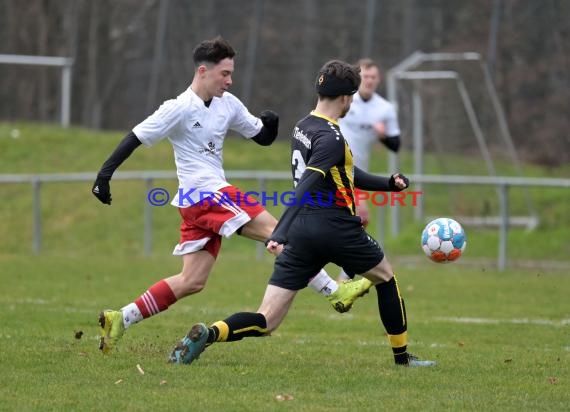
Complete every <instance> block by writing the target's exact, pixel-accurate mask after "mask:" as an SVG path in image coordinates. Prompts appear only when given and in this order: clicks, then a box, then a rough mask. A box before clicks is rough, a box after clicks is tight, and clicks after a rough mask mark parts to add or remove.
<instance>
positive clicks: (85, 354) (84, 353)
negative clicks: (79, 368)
mask: <svg viewBox="0 0 570 412" xmlns="http://www.w3.org/2000/svg"><path fill="white" fill-rule="evenodd" d="M78 355H79V356H87V352H79V353H78Z"/></svg>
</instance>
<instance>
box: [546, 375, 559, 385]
mask: <svg viewBox="0 0 570 412" xmlns="http://www.w3.org/2000/svg"><path fill="white" fill-rule="evenodd" d="M548 382H550V383H551V384H553V385H554V384H556V383H558V378H556V377H555V376H549V377H548Z"/></svg>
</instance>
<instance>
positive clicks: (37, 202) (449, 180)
mask: <svg viewBox="0 0 570 412" xmlns="http://www.w3.org/2000/svg"><path fill="white" fill-rule="evenodd" d="M226 177H227V178H228V179H229V180H230V181H231V180H233V179H248V180H256V181H257V184H258V187H259V190H260V191H265V190H266V186H267V182H268V181H270V180H290V179H291V174H290V173H289V172H274V171H264V170H257V171H250V170H244V171H227V172H226ZM408 177H409V178H410V181H411V182H413V183H430V184H442V185H487V186H495V187H497V188H498V190H499V205H500V215H499V217H498V221H497V223H498V230H499V250H498V253H497V266H498V268H499V269H500V270H504V269H505V268H506V266H507V232H508V230H509V226H510V225H511V224H512V223H513V220H512V219H513V218H512V217H511V216H510V213H509V199H508V189H509V188H510V187H521V186H522V187H543V188H544V187H558V188H564V189H569V188H570V179H546V178H528V177H501V176H492V177H490V176H451V175H446V176H443V175H417V176H416V175H409V176H408ZM94 179H95V173H50V174H0V184H10V183H19V184H22V183H24V184H25V183H29V184H31V185H32V196H33V202H32V204H33V211H32V213H33V237H32V250H33V252H34V253H36V254H37V253H40V251H41V248H42V214H41V190H42V185H43V184H45V183H53V182H87V183H91V182H93V181H94ZM158 179H173V180H174V179H176V173H175V172H170V171H168V172H166V171H148V172H117V173H115V174H114V175H113V180H114V181H116V180H143V181H144V182H145V190H146V192H149V191H150V190H151V189H153V187H154V186H153V182H154V181H155V180H158ZM93 201H96V200H95V199H93ZM153 208H154V206H153V205H151V204H150V202H148V201H146V202H145V204H144V253H145V254H147V255H148V254H150V253H151V251H152V210H153ZM395 209H397V208H396V207H389V208H386V207H379V208H378V209H377V211H378V214H379V215H378V227H377V237H378V240H379V241H382V240H383V239H384V222H385V220H386V219H385V215H386V210H391V211H392V213H393V210H395ZM262 252H263V248H262V247H260V248H259V249H258V254H261V253H262Z"/></svg>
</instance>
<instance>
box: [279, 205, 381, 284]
mask: <svg viewBox="0 0 570 412" xmlns="http://www.w3.org/2000/svg"><path fill="white" fill-rule="evenodd" d="M287 237H288V243H287V244H286V245H285V248H284V249H283V253H281V254H280V255H279V256H278V257H277V259H276V260H275V266H274V269H273V274H272V275H271V278H270V279H269V284H270V285H275V286H279V287H282V288H285V289H289V290H299V289H303V288H304V287H306V286H307V284H308V283H309V280H310V279H311V278H312V277H314V276H315V275H316V274H317V273H318V272H319V270H321V269H322V268H323V267H324V266H325V265H326V264H328V263H331V262H332V263H334V264H336V265H338V266H340V267H342V268H343V269H344V270H345V272H346V273H348V274H352V275H353V276H354V274H363V273H366V272H368V271H369V270H370V269H372V268H373V267H374V266H376V265H377V264H378V263H380V262H381V261H382V259H383V258H384V252H383V251H382V249H381V248H380V246H379V245H378V242H376V240H374V239H373V238H372V237H371V236H370V235H369V234H368V233H366V231H365V230H364V228H363V227H362V222H361V220H360V217H358V216H351V215H348V214H346V215H343V214H339V213H338V212H336V213H334V214H332V213H318V212H317V213H314V212H313V213H305V214H303V212H301V213H299V214H298V215H297V217H296V219H295V221H294V222H293V224H292V225H291V227H290V228H289V233H288V234H287Z"/></svg>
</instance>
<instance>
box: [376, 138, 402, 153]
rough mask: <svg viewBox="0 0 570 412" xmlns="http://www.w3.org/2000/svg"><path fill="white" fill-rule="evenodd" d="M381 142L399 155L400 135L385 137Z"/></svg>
mask: <svg viewBox="0 0 570 412" xmlns="http://www.w3.org/2000/svg"><path fill="white" fill-rule="evenodd" d="M380 141H381V142H382V144H384V146H386V147H387V148H388V150H391V151H392V152H394V153H397V152H398V150H399V149H400V135H396V136H385V137H382V138H380Z"/></svg>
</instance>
